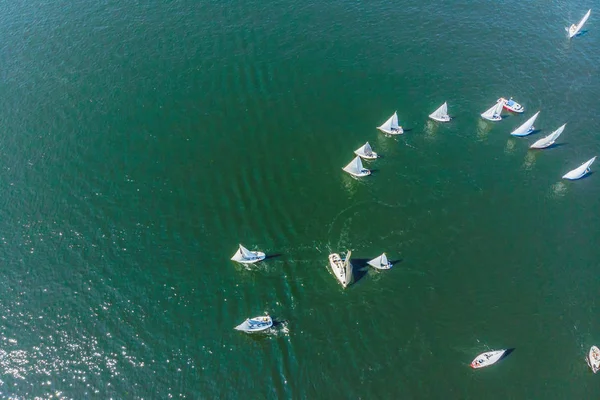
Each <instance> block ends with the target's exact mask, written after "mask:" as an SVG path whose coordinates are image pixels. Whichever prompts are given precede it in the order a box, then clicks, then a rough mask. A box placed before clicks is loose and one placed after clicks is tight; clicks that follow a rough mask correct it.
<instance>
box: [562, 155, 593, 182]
mask: <svg viewBox="0 0 600 400" xmlns="http://www.w3.org/2000/svg"><path fill="white" fill-rule="evenodd" d="M594 160H596V157H593V158H591V159H589V160H587V161H586V162H584V163H583V164H581V165H580V166H579V167H577V168H575V169H574V170H572V171H569V172H567V173H566V174H564V175H563V179H570V180H572V181H574V180H576V179H580V178H583V177H584V176H585V175H586V174H588V173H589V172H590V166H591V165H592V163H593V162H594Z"/></svg>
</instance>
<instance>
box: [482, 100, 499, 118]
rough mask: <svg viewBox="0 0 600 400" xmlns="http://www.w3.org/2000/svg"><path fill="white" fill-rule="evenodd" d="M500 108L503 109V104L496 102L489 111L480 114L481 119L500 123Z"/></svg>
mask: <svg viewBox="0 0 600 400" xmlns="http://www.w3.org/2000/svg"><path fill="white" fill-rule="evenodd" d="M502 107H504V102H501V101H498V102H497V103H496V104H494V105H493V106H492V107H491V108H490V109H489V110H487V111H486V112H484V113H483V114H481V118H483V119H487V120H488V121H501V120H502V117H501V116H500V114H501V113H502Z"/></svg>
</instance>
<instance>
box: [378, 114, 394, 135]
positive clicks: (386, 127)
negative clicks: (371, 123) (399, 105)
mask: <svg viewBox="0 0 600 400" xmlns="http://www.w3.org/2000/svg"><path fill="white" fill-rule="evenodd" d="M394 116H396V113H394V115H392V116H391V117H390V118H389V119H388V120H387V121H385V122H384V123H383V124H382V125H381V126H380V127H379V129H381V130H383V131H391V130H392V120H393V119H394ZM396 124H398V117H397V116H396Z"/></svg>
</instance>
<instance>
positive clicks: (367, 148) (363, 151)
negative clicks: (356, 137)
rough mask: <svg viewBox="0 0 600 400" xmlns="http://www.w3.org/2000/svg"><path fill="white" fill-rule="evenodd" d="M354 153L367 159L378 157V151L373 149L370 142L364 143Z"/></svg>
mask: <svg viewBox="0 0 600 400" xmlns="http://www.w3.org/2000/svg"><path fill="white" fill-rule="evenodd" d="M354 154H356V155H357V156H359V157H361V158H364V159H365V160H375V159H376V158H377V153H375V152H374V151H373V149H372V148H371V145H370V144H369V142H367V143H365V144H363V145H362V146H361V147H360V148H358V149H356V150H354Z"/></svg>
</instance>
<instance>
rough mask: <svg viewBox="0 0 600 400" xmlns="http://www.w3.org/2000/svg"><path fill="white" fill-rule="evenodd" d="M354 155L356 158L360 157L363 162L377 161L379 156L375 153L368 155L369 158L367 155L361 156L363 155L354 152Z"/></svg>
mask: <svg viewBox="0 0 600 400" xmlns="http://www.w3.org/2000/svg"><path fill="white" fill-rule="evenodd" d="M354 154H356V155H357V156H359V157H360V158H362V159H363V160H376V159H377V157H379V156H378V155H377V153H375V152H373V153H371V155H370V156H368V155H366V154H363V153H359V152H356V151H355V152H354Z"/></svg>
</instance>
